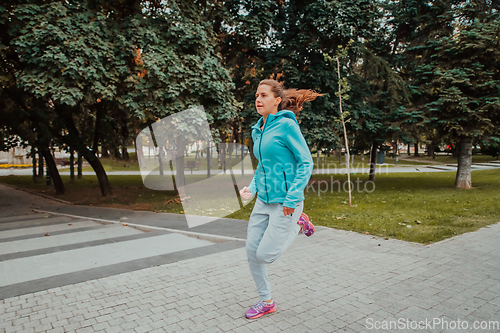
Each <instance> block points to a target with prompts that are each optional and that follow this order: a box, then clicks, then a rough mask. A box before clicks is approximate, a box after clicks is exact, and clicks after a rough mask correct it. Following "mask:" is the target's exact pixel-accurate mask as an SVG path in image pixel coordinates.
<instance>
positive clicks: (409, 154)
mask: <svg viewBox="0 0 500 333" xmlns="http://www.w3.org/2000/svg"><path fill="white" fill-rule="evenodd" d="M408 156H411V153H410V144H408Z"/></svg>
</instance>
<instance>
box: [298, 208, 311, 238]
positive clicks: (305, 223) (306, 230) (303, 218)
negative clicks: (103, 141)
mask: <svg viewBox="0 0 500 333" xmlns="http://www.w3.org/2000/svg"><path fill="white" fill-rule="evenodd" d="M297 224H300V225H301V226H302V230H301V231H300V232H299V234H304V235H306V236H307V237H309V236H312V235H313V234H314V226H313V224H312V223H311V222H309V216H307V215H306V214H304V213H302V214H301V215H300V217H299V221H298V222H297Z"/></svg>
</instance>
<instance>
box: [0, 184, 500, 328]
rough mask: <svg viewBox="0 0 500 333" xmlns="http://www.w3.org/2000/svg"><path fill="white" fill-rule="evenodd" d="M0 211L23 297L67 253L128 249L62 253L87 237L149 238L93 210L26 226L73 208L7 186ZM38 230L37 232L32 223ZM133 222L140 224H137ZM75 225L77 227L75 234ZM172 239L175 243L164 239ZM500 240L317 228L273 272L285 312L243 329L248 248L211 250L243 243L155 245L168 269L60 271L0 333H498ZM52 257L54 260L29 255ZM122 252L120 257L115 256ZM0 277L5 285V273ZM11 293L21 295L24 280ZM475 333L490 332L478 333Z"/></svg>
mask: <svg viewBox="0 0 500 333" xmlns="http://www.w3.org/2000/svg"><path fill="white" fill-rule="evenodd" d="M0 202H1V206H0V209H1V211H0V216H1V218H2V219H3V220H0V227H2V228H3V229H0V240H4V241H3V242H0V245H1V246H0V253H3V254H0V263H1V265H3V267H7V266H9V265H10V266H9V267H11V268H12V269H13V267H14V265H11V263H12V261H13V260H14V261H15V260H20V259H23V260H30V262H31V263H32V266H31V267H27V266H25V269H26V270H25V271H24V272H25V273H24V274H23V275H15V277H16V278H19V279H24V280H25V282H24V283H25V286H26V287H27V288H28V287H29V286H30V285H31V286H32V287H33V286H34V285H36V283H37V281H38V280H40V279H37V278H36V277H37V274H40V272H39V270H45V271H50V270H51V269H54V270H59V269H61V266H66V264H67V265H69V264H70V262H69V261H68V260H69V259H68V258H70V257H67V254H68V253H69V252H70V251H75V250H82V249H83V250H85V249H91V248H94V249H95V248H96V247H97V246H102V245H105V246H107V245H109V244H111V245H113V244H118V243H120V242H111V243H106V244H101V245H95V246H93V245H89V246H84V247H81V248H78V249H66V248H65V246H75V245H77V244H81V243H79V242H81V241H82V240H85V235H84V234H82V232H83V233H84V232H87V235H94V236H92V237H95V233H93V234H92V233H91V232H92V231H96V230H99V231H103V232H104V231H105V232H110V233H111V234H113V232H126V235H124V234H120V236H119V237H131V238H134V237H143V238H141V239H149V240H151V239H152V238H153V237H149V236H144V235H143V234H144V232H141V230H137V229H133V230H130V229H129V228H127V226H123V225H98V224H95V220H92V219H91V218H92V216H90V214H91V213H90V212H89V211H87V213H88V214H87V216H85V217H88V218H89V219H87V220H86V219H80V218H78V219H75V218H71V220H66V219H70V218H69V217H68V216H62V215H58V216H56V215H54V216H51V217H47V218H46V217H45V216H50V215H45V214H46V213H44V214H35V215H34V216H33V215H32V214H33V212H32V211H31V213H30V215H26V213H27V212H28V210H31V209H37V210H39V211H42V210H43V211H49V210H50V211H53V212H56V211H61V209H62V208H64V207H66V208H65V209H70V210H71V207H73V208H77V206H65V205H63V204H61V203H58V202H54V201H52V200H49V199H43V198H39V197H34V196H32V195H30V194H27V193H25V192H21V191H17V190H13V189H11V188H6V187H4V186H0ZM21 203H22V204H21ZM67 207H70V208H67ZM58 208H59V209H58ZM90 209H92V208H91V207H90ZM75 212H78V213H80V214H81V213H82V211H75ZM108 212H109V215H108V216H106V213H105V210H102V209H100V210H99V211H97V212H96V213H94V214H95V215H96V216H97V215H99V216H100V217H101V218H102V219H104V218H106V217H107V218H109V219H110V220H111V219H115V218H116V216H118V215H121V213H123V212H122V211H120V212H117V210H113V209H109V211H108ZM64 214H66V212H65V213H64ZM132 215H133V214H132ZM42 216H43V218H41V217H42ZM132 217H133V216H132ZM132 217H131V219H132ZM137 217H138V216H136V218H137ZM166 218H167V217H166ZM141 219H142V221H143V222H145V223H144V224H147V223H146V222H147V221H146V220H148V219H152V215H151V216H148V215H143V216H141ZM34 221H36V223H38V224H36V225H35V224H33V223H35V222H34ZM135 221H136V222H140V219H139V218H138V219H137V220H135ZM52 222H54V223H52ZM226 222H227V221H226ZM313 222H314V221H313ZM9 223H10V224H9ZM16 223H17V225H16ZM69 223H71V224H73V225H72V226H69V225H68V224H69ZM77 223H79V224H78V225H77V227H78V228H79V229H81V231H80V236H78V237H76V236H77V235H76V234H77V232H75V230H71V231H69V230H68V228H69V227H76V226H75V225H74V224H77ZM155 223H156V222H154V223H152V224H153V225H154V224H155ZM172 223H173V222H172ZM211 225H212V223H208V224H207V225H204V226H203V227H205V228H210V226H211ZM213 225H214V229H218V228H219V229H221V225H220V224H219V225H217V222H213ZM170 226H171V227H175V226H174V225H173V224H171V225H170ZM59 227H60V229H58V228H59ZM32 228H55V229H47V230H48V232H49V233H51V235H53V236H56V235H57V234H56V233H57V232H58V231H60V232H61V233H60V234H59V235H73V236H74V237H75V238H74V240H75V243H71V242H69V243H68V239H66V240H65V241H64V240H63V238H60V239H59V242H62V243H57V244H56V243H54V244H51V245H47V243H45V245H44V243H43V242H47V241H46V240H45V239H50V237H52V236H43V235H42V234H43V232H45V231H47V230H43V231H42V232H41V233H40V232H39V231H40V230H38V232H34V233H33V232H30V231H29V230H31V231H33V230H34V229H32ZM85 228H87V229H86V230H82V229H85ZM56 229H57V230H56ZM222 229H223V228H222ZM111 230H116V231H111ZM118 230H120V231H118ZM124 230H127V231H124ZM237 230H238V228H236V229H235V230H233V231H232V233H233V234H232V235H233V236H238V235H237V233H238V232H239V231H238V232H237ZM205 231H207V230H205ZM9 232H10V234H8V233H9ZM150 232H155V231H150ZM220 233H221V231H220V230H219V231H214V232H212V235H213V236H214V235H215V236H216V235H217V234H220ZM234 233H236V234H234ZM6 235H7V236H6ZM168 235H171V233H168V234H167V233H165V234H161V235H159V236H158V237H164V236H168ZM215 236H214V237H215ZM16 237H17V238H16ZM89 237H90V236H89ZM101 237H102V238H101V239H94V238H92V239H93V240H92V239H91V238H89V240H88V243H91V242H93V241H94V242H95V241H103V240H105V239H106V238H105V237H106V235H105V234H104V235H102V236H101ZM228 237H229V236H228ZM499 237H500V223H499V224H494V225H492V226H490V227H487V228H482V229H480V230H478V231H476V232H471V233H468V234H464V235H460V236H457V237H454V238H452V239H448V240H445V241H441V242H438V243H435V244H431V245H428V246H424V245H420V244H415V243H407V242H403V241H398V240H391V239H389V240H384V239H382V238H378V237H373V236H371V235H361V234H357V233H354V232H347V231H343V230H334V229H329V228H322V227H319V228H317V232H316V234H315V235H313V236H312V237H310V238H307V237H305V236H300V237H298V238H297V240H296V241H295V242H294V243H293V244H292V246H291V247H290V248H289V249H288V250H287V252H286V253H285V254H284V255H283V256H282V257H281V258H280V259H278V260H277V261H276V262H275V263H273V264H272V265H270V266H269V274H270V279H271V282H272V284H273V292H274V295H273V296H274V297H275V299H276V302H277V305H278V310H277V311H276V312H275V313H274V314H272V315H269V316H267V317H263V318H260V319H258V320H254V321H249V320H247V319H245V318H244V313H245V311H246V310H247V308H248V307H249V306H251V304H252V303H253V302H255V301H257V297H256V289H255V286H254V283H253V281H252V279H251V275H250V272H249V269H248V266H247V261H246V253H245V249H244V247H243V246H241V244H240V245H239V246H234V245H233V246H234V247H232V248H231V247H226V248H220V249H216V250H210V249H214V247H216V246H217V244H219V246H220V244H222V245H224V244H226V245H227V244H231V243H232V244H236V243H237V244H239V243H243V244H244V242H241V241H237V240H234V241H225V242H222V243H214V244H209V245H205V246H201V247H199V249H205V250H204V253H197V254H196V255H192V256H190V257H189V256H188V257H182V256H178V257H177V258H176V259H175V260H172V257H171V256H172V254H168V253H166V254H165V253H164V250H163V248H161V247H159V246H158V247H157V244H156V245H155V248H157V252H156V253H153V254H154V255H155V256H153V257H146V259H142V261H144V260H146V261H147V260H149V259H147V258H160V257H162V255H163V256H164V257H163V259H162V260H164V262H161V260H160V261H158V262H155V263H154V264H152V265H150V266H148V267H147V268H144V267H135V268H134V267H132V268H128V269H126V270H124V271H122V272H120V271H112V270H110V269H109V267H111V266H112V265H113V264H111V265H107V264H105V265H103V266H102V267H101V268H100V269H97V270H95V272H99V271H101V273H102V274H103V275H102V276H91V275H88V276H86V278H85V279H84V280H82V281H73V280H71V274H73V275H74V276H78V275H83V276H84V275H85V274H87V273H88V270H87V269H84V270H81V271H78V270H77V271H75V272H73V273H64V272H63V273H62V274H60V275H59V277H64V278H62V279H60V282H59V284H60V285H59V286H50V285H46V286H45V287H43V288H41V289H39V290H38V291H28V292H23V293H21V294H19V295H18V296H12V297H9V296H7V297H2V300H1V301H0V330H1V331H3V332H70V331H71V332H282V331H284V332H356V333H359V332H373V331H375V332H395V331H397V330H395V329H386V330H385V329H380V330H375V329H374V326H375V325H378V326H376V327H380V326H383V325H384V323H385V324H387V325H393V324H394V323H395V322H396V321H398V320H400V322H402V323H404V324H405V325H406V324H408V325H416V324H418V323H419V322H422V323H424V322H425V321H426V320H427V321H428V323H431V324H433V325H434V326H429V325H428V324H427V326H425V327H424V328H423V329H418V330H411V329H410V330H406V331H418V332H458V331H459V332H498V331H499V330H500V328H499V327H494V326H493V325H499V324H500V323H499V322H500V296H499V295H500V243H499V242H498V239H499ZM21 239H22V240H23V244H22V245H21V244H18V247H17V248H14V247H11V246H10V245H12V244H14V242H16V241H18V240H21ZM195 240H198V241H203V240H200V239H195ZM125 242H126V241H122V242H121V243H125ZM195 243H196V245H200V243H197V242H195ZM129 244H131V248H130V249H129V250H131V251H143V250H146V251H147V249H142V248H141V247H145V248H147V247H149V246H148V245H144V244H143V243H141V244H138V243H129ZM134 244H135V245H134ZM2 246H3V247H2ZM21 246H22V247H21ZM47 246H49V247H47ZM55 248H58V249H55ZM9 249H10V250H9ZM47 249H52V250H53V251H52V250H51V251H52V252H50V251H49V252H50V253H43V254H41V253H37V252H30V251H40V250H44V251H47ZM102 249H103V251H99V253H100V254H101V255H102V256H103V257H106V256H107V255H109V253H107V252H108V251H106V248H105V247H104V248H102ZM108 249H109V248H108ZM122 250H123V251H127V249H123V248H122ZM195 250H196V249H195ZM1 251H3V252H1ZM9 251H10V252H9ZM119 252H120V251H117V252H115V253H114V255H115V256H117V257H119V256H120V253H119ZM88 253H90V252H88ZM47 254H50V255H57V256H59V255H60V257H59V258H61V260H65V261H63V263H64V265H61V262H59V263H58V262H57V260H52V261H51V260H48V261H44V260H42V258H44V257H43V256H44V255H47ZM9 256H11V257H9ZM65 256H66V257H65ZM169 256H170V257H169ZM84 257H85V255H81V256H79V257H74V261H76V262H77V264H74V263H71V264H72V265H75V266H78V263H79V262H80V260H83V259H84ZM112 257H113V256H112ZM45 258H46V257H45ZM54 258H55V257H54ZM65 258H66V259H65ZM94 258H97V257H95V256H94V257H93V259H94ZM107 258H108V259H106V260H109V257H107ZM118 259H119V258H118ZM103 260H104V258H103ZM120 260H122V261H121V263H119V264H118V265H122V266H123V265H124V262H125V261H123V260H124V259H123V258H122V259H120ZM125 260H126V259H125ZM140 263H141V259H137V260H136V264H138V265H140ZM1 272H2V274H5V270H2V271H1ZM2 281H5V280H2ZM10 282H11V283H14V284H15V282H16V281H12V280H11V281H10ZM8 286H12V285H7V287H8ZM28 289H29V288H28ZM5 290H8V288H7V289H5ZM457 320H460V325H462V327H463V325H465V324H464V323H467V326H468V328H467V329H463V330H456V329H452V330H446V329H444V328H446V327H445V326H444V325H456V324H457ZM438 321H439V323H440V324H438ZM445 323H446V324H445ZM473 325H479V326H481V325H483V327H487V326H489V328H486V329H484V330H481V329H479V330H475V329H473ZM401 331H405V330H401Z"/></svg>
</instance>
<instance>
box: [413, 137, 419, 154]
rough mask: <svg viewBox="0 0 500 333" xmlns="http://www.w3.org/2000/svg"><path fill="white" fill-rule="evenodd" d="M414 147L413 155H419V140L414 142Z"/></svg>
mask: <svg viewBox="0 0 500 333" xmlns="http://www.w3.org/2000/svg"><path fill="white" fill-rule="evenodd" d="M413 148H414V149H415V152H414V154H413V156H415V157H418V156H419V155H418V141H417V142H415V143H414V144H413Z"/></svg>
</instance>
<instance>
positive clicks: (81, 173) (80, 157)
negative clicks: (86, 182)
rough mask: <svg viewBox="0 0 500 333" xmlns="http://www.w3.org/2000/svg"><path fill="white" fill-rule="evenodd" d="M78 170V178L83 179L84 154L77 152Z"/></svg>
mask: <svg viewBox="0 0 500 333" xmlns="http://www.w3.org/2000/svg"><path fill="white" fill-rule="evenodd" d="M77 154H78V157H77V170H78V179H81V178H82V177H83V172H82V164H83V162H82V154H80V153H77Z"/></svg>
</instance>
